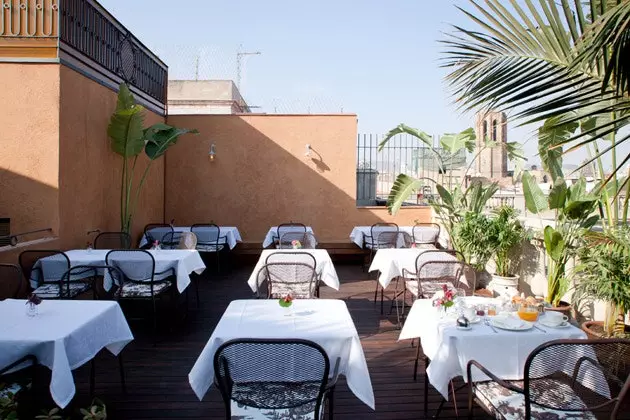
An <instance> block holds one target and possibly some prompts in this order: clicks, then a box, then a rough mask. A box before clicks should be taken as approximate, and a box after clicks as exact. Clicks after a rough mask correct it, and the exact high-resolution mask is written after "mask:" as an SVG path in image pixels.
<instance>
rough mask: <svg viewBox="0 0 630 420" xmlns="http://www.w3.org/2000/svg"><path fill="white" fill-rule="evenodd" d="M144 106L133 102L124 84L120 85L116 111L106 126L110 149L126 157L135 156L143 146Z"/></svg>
mask: <svg viewBox="0 0 630 420" xmlns="http://www.w3.org/2000/svg"><path fill="white" fill-rule="evenodd" d="M143 126H144V108H143V107H142V106H140V105H137V104H136V103H135V100H134V98H133V95H132V94H131V91H130V90H129V88H128V87H127V85H126V84H124V83H123V84H121V85H120V91H119V93H118V101H117V103H116V111H115V112H114V113H113V114H112V116H111V119H110V121H109V126H108V127H107V135H108V136H109V138H110V140H111V148H112V150H113V151H114V152H115V153H117V154H119V155H120V156H122V157H123V158H125V159H127V158H130V157H132V156H137V155H138V154H140V153H141V152H142V149H144V146H145V138H144V132H143Z"/></svg>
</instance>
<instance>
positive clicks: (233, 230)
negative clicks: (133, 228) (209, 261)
mask: <svg viewBox="0 0 630 420" xmlns="http://www.w3.org/2000/svg"><path fill="white" fill-rule="evenodd" d="M219 229H220V234H221V236H225V240H226V241H227V244H228V247H230V249H234V247H235V246H236V244H237V243H238V242H240V241H242V239H241V233H240V232H239V231H238V228H237V227H234V226H219ZM173 230H174V231H175V232H190V226H174V227H173ZM146 244H147V238H146V236H144V235H142V238H141V239H140V245H138V246H139V247H143V246H144V245H146Z"/></svg>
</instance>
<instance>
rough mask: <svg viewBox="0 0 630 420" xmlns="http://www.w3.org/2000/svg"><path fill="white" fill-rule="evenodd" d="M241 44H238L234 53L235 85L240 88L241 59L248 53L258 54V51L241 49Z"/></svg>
mask: <svg viewBox="0 0 630 420" xmlns="http://www.w3.org/2000/svg"><path fill="white" fill-rule="evenodd" d="M242 49H243V44H241V45H239V47H238V52H237V53H236V87H237V88H238V90H241V77H242V71H243V59H244V58H245V57H246V56H248V55H260V54H261V52H260V51H242Z"/></svg>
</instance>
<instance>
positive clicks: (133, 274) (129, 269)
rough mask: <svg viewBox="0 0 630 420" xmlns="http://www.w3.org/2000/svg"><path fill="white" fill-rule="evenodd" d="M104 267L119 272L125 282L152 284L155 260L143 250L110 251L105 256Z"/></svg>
mask: <svg viewBox="0 0 630 420" xmlns="http://www.w3.org/2000/svg"><path fill="white" fill-rule="evenodd" d="M105 265H108V266H112V267H115V268H117V269H118V270H120V272H121V273H122V274H123V276H124V279H125V282H127V281H130V282H135V283H139V282H142V283H147V282H150V283H153V281H154V276H155V258H153V255H151V253H150V252H148V251H145V250H144V249H125V250H118V249H115V250H112V251H109V252H108V253H107V255H106V256H105Z"/></svg>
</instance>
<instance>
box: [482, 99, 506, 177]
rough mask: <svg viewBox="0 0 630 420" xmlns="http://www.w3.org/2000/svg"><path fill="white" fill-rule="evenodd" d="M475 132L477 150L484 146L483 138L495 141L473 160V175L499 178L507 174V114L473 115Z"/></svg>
mask: <svg viewBox="0 0 630 420" xmlns="http://www.w3.org/2000/svg"><path fill="white" fill-rule="evenodd" d="M475 134H476V135H477V150H476V151H475V154H477V153H479V150H481V149H482V148H483V147H484V143H485V139H488V140H491V141H493V142H495V143H496V146H494V147H492V148H487V149H485V150H483V151H482V152H481V153H479V156H477V161H476V162H475V171H476V174H475V175H480V176H482V177H484V178H488V179H500V178H505V177H507V176H508V174H507V151H506V150H505V143H507V115H505V113H504V112H494V111H489V112H479V113H477V115H476V116H475Z"/></svg>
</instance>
